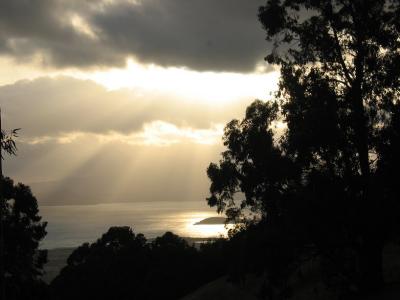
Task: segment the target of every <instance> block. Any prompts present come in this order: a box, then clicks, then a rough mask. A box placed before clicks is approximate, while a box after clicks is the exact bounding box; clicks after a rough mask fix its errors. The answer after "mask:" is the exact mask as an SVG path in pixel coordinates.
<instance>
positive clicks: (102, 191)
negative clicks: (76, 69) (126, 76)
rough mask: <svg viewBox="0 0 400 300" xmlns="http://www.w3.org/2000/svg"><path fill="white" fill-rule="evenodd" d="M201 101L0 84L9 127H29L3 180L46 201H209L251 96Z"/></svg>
mask: <svg viewBox="0 0 400 300" xmlns="http://www.w3.org/2000/svg"><path fill="white" fill-rule="evenodd" d="M197 100H198V101H197ZM197 100H196V101H193V100H192V99H189V100H188V99H185V98H182V97H177V96H176V95H173V94H168V93H163V92H157V91H151V90H140V89H133V90H117V91H108V90H107V89H105V88H104V87H103V86H101V85H98V84H96V83H94V82H92V81H84V80H78V79H73V78H68V77H57V78H40V79H36V80H33V81H20V82H17V83H15V84H12V85H7V86H3V87H0V105H1V108H2V111H3V127H4V128H17V127H21V128H22V130H21V133H20V137H19V138H18V139H17V146H18V152H17V157H7V158H6V160H5V161H4V174H6V175H7V176H10V177H12V178H14V179H15V180H16V181H21V182H23V183H26V184H28V185H30V186H31V187H32V190H33V192H34V194H35V195H36V196H37V197H38V199H39V202H40V203H41V205H44V204H49V205H68V204H95V203H111V202H129V201H153V200H156V201H172V200H174V201H180V200H182V201H186V200H198V201H204V199H205V197H206V196H207V191H208V185H209V182H208V179H207V176H206V173H205V170H206V168H207V166H208V164H209V163H210V162H211V161H216V160H217V159H218V156H219V153H220V152H221V151H222V150H223V146H222V142H221V140H220V137H221V134H222V126H223V124H225V123H226V122H227V121H229V120H230V119H232V118H234V117H239V116H241V115H242V114H243V112H244V109H245V107H246V106H247V105H248V104H249V103H250V102H251V101H252V99H243V100H236V101H232V102H231V103H230V102H227V103H224V105H218V104H216V103H213V102H210V101H200V100H199V99H197ZM204 203H205V202H204Z"/></svg>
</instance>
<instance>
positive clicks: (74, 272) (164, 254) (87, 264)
mask: <svg viewBox="0 0 400 300" xmlns="http://www.w3.org/2000/svg"><path fill="white" fill-rule="evenodd" d="M212 257H214V258H215V255H213V256H212ZM218 275H220V273H218V272H217V271H214V266H213V265H212V264H210V263H208V261H207V256H206V255H202V254H201V253H199V252H198V251H197V250H196V249H195V248H194V247H192V246H189V245H188V243H187V242H186V241H185V240H184V239H182V238H180V237H179V236H177V235H175V234H173V233H171V232H166V233H165V234H164V235H163V236H161V237H157V238H156V239H154V240H153V241H152V242H148V241H147V240H146V239H145V238H144V236H143V235H142V234H137V235H136V234H135V233H134V232H133V231H132V229H131V228H129V227H111V228H110V229H109V230H108V231H107V233H105V234H103V236H102V237H101V238H100V239H98V240H97V241H96V242H94V243H92V244H88V243H85V244H83V245H82V246H80V247H78V248H77V249H76V250H75V251H74V252H73V253H72V254H71V255H70V257H69V258H68V265H67V266H66V267H65V268H64V269H62V271H61V273H60V275H59V276H57V277H56V278H55V279H54V280H53V282H52V283H51V291H52V296H53V297H54V298H55V299H88V298H95V299H161V298H162V299H179V298H181V297H182V296H184V295H185V294H187V293H189V292H191V291H193V290H194V289H195V288H197V287H199V286H201V285H202V284H204V283H206V282H208V281H211V280H213V279H215V278H216V276H218Z"/></svg>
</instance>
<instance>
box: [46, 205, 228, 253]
mask: <svg viewBox="0 0 400 300" xmlns="http://www.w3.org/2000/svg"><path fill="white" fill-rule="evenodd" d="M39 209H40V213H41V215H42V216H43V220H44V221H47V222H48V226H47V231H48V234H47V236H46V238H45V240H44V241H43V243H42V244H41V247H42V248H48V249H51V248H59V247H74V246H78V245H80V244H82V243H84V242H92V241H94V240H96V239H97V238H99V237H100V236H101V234H102V233H104V232H105V231H107V229H108V228H109V227H110V226H131V227H133V229H134V231H135V233H139V232H140V233H143V234H144V235H145V236H146V237H147V238H154V237H156V236H160V235H161V234H163V233H164V232H166V231H172V232H174V233H176V234H178V235H180V236H183V237H217V236H220V235H226V231H227V230H226V229H225V228H224V225H222V224H221V225H194V224H195V223H196V222H198V221H201V220H202V219H205V218H209V217H214V216H217V214H216V212H215V210H214V209H212V208H209V207H207V205H206V203H205V201H196V202H167V201H165V202H136V203H113V204H98V205H69V206H40V208H39Z"/></svg>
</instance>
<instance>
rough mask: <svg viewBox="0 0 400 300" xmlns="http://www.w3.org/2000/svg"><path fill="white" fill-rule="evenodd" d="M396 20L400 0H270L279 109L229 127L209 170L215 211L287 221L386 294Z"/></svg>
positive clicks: (268, 25)
mask: <svg viewBox="0 0 400 300" xmlns="http://www.w3.org/2000/svg"><path fill="white" fill-rule="evenodd" d="M399 15H400V2H399V1H396V0H374V1H372V0H319V1H318V0H270V1H267V3H266V4H265V5H264V6H262V7H260V9H259V14H258V17H259V20H260V22H261V24H262V26H263V28H264V29H265V32H266V39H267V41H269V42H270V43H271V44H272V45H273V48H272V50H271V51H270V53H268V55H267V56H266V60H267V62H268V63H270V64H276V65H278V66H279V67H280V70H281V78H280V82H279V90H278V92H277V94H276V100H275V103H274V104H269V103H264V104H262V103H258V104H257V102H256V103H255V104H253V105H252V106H250V107H249V108H248V110H247V113H246V117H245V118H244V119H243V120H242V121H237V120H234V121H232V122H230V123H229V124H228V125H227V127H226V130H225V134H224V143H225V145H226V146H227V148H228V149H227V150H226V151H225V152H224V153H223V154H222V159H221V161H220V163H219V164H211V165H210V167H209V169H208V176H209V177H210V179H211V181H212V184H211V188H210V192H211V196H210V198H209V204H210V205H217V206H218V208H219V210H220V211H222V210H224V209H226V210H227V211H228V214H231V215H232V213H233V215H238V214H240V213H241V212H242V211H243V210H244V209H245V208H250V209H253V210H256V211H258V212H259V213H260V215H262V216H264V217H266V216H268V217H267V219H268V218H270V219H271V221H270V222H272V220H273V219H274V216H281V217H284V219H286V220H290V222H289V223H292V225H293V226H297V228H301V229H302V231H303V236H304V237H307V238H306V239H305V240H303V243H309V242H310V241H311V242H312V243H313V244H314V246H315V247H316V249H318V251H319V253H322V254H323V255H324V256H325V257H330V258H331V260H332V263H331V265H332V266H333V267H334V268H337V273H341V275H343V276H342V278H344V279H343V281H345V282H346V284H347V285H348V286H351V285H353V286H354V285H355V286H356V287H357V289H359V290H360V291H368V290H371V289H378V288H380V287H381V286H382V249H383V246H384V243H385V242H386V241H387V240H389V239H391V238H393V236H395V235H396V234H398V229H399V227H398V224H397V223H396V218H397V217H398V216H399V211H400V210H399V204H398V203H397V202H398V201H397V199H398V196H399V192H398V188H397V187H396V182H397V180H395V179H394V178H393V175H394V174H395V173H394V172H396V171H397V170H398V168H399V167H400V164H399V158H398V154H397V153H399V152H398V150H400V147H399V139H398V138H399V130H400V126H399V115H400V103H399V99H400V18H399V17H398V16H399ZM254 108H258V109H257V110H256V113H254ZM277 122H282V123H284V124H286V130H284V132H283V133H281V134H280V135H278V133H277V131H276V130H275V131H274V130H273V129H274V124H276V123H277ZM238 192H239V193H238ZM238 195H239V196H238ZM238 197H243V198H244V200H243V201H240V203H238V202H237V201H235V200H237V199H238ZM296 212H297V213H296ZM300 212H301V216H300V217H299V216H298V214H299V213H300ZM267 223H268V222H267ZM272 223H273V222H272ZM294 224H297V225H294ZM338 253H340V254H338ZM349 257H350V258H349Z"/></svg>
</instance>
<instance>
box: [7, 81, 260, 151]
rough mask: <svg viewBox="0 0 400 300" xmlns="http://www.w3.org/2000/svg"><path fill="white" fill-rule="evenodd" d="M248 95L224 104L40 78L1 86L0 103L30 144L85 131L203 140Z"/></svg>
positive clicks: (123, 137)
mask: <svg viewBox="0 0 400 300" xmlns="http://www.w3.org/2000/svg"><path fill="white" fill-rule="evenodd" d="M252 100H253V99H252V98H249V97H246V98H242V99H240V98H239V99H236V100H235V99H233V100H232V101H231V102H230V104H229V105H218V104H217V103H215V102H213V101H202V100H201V99H196V100H193V101H192V100H190V99H187V98H186V97H185V96H177V95H175V94H171V93H167V92H163V91H157V90H150V89H147V90H144V89H141V88H136V89H122V90H115V91H109V90H107V89H106V88H105V87H103V86H101V85H99V84H96V83H94V82H92V81H89V80H79V79H74V78H69V77H57V78H39V79H36V80H33V81H19V82H17V83H15V84H12V85H7V86H3V87H0V104H1V107H2V109H3V111H4V113H3V118H4V121H5V123H6V124H7V127H8V128H22V131H21V137H20V139H21V140H23V141H26V142H29V143H32V144H35V143H36V144H39V143H47V142H59V143H68V142H69V141H71V140H76V139H78V138H80V137H81V135H82V134H83V133H84V134H91V135H92V137H94V138H97V139H99V140H102V141H115V140H119V141H127V142H128V143H129V142H131V143H132V144H137V143H139V142H140V141H143V143H145V144H157V143H156V142H157V141H160V144H165V143H166V142H164V141H167V140H169V141H170V142H171V143H174V141H176V140H178V141H194V142H196V141H198V142H200V143H201V141H202V140H203V141H204V142H205V143H207V141H210V139H214V138H215V134H216V133H218V135H219V136H220V135H221V130H220V129H219V128H220V126H221V124H225V123H226V122H227V121H229V120H230V119H232V118H234V117H237V116H240V115H241V114H242V111H243V110H244V108H245V107H246V106H247V105H248V104H249V103H251V101H252Z"/></svg>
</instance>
